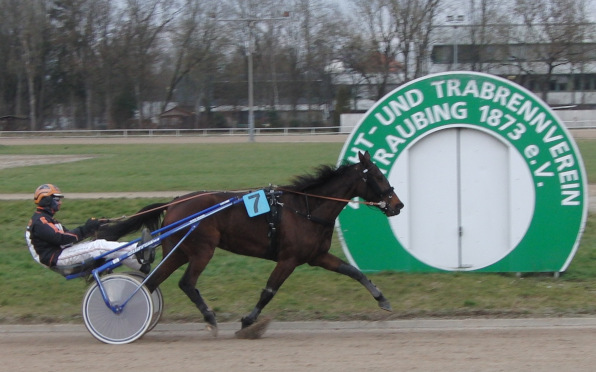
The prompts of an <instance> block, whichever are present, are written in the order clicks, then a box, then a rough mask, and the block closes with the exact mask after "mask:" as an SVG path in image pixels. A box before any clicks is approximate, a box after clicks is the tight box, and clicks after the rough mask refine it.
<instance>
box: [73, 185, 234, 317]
mask: <svg viewBox="0 0 596 372" xmlns="http://www.w3.org/2000/svg"><path fill="white" fill-rule="evenodd" d="M242 201H243V200H242V197H233V198H230V199H227V200H224V201H223V202H221V203H218V204H215V205H213V206H211V207H209V208H206V209H204V210H202V211H200V212H197V213H195V214H192V215H190V216H188V217H185V218H183V219H181V220H179V221H176V222H174V223H172V224H170V225H168V226H164V227H162V228H160V229H158V230H156V231H154V232H153V233H152V235H153V234H160V235H159V236H158V237H156V238H154V239H152V240H150V241H148V242H145V243H144V244H142V245H140V246H138V247H137V248H136V249H134V250H132V251H130V252H127V253H124V254H123V255H121V256H119V257H117V258H114V259H112V260H110V261H108V262H106V263H105V264H103V265H102V266H100V267H98V268H96V269H94V270H93V271H92V274H93V277H94V278H95V281H96V282H97V283H98V285H99V287H100V291H101V294H102V297H103V299H104V302H105V303H106V306H108V307H109V308H110V309H111V310H112V311H113V312H114V313H116V314H118V313H120V312H121V311H122V309H123V308H124V306H125V305H126V303H127V302H128V301H130V299H131V298H132V297H133V296H134V295H135V294H136V293H137V292H138V291H139V290H140V288H141V286H142V285H143V284H145V282H146V281H147V279H148V278H149V277H150V276H151V275H152V274H153V273H150V274H149V276H147V278H145V280H144V281H143V282H142V283H141V284H140V285H139V287H138V288H137V289H136V290H135V291H134V292H133V293H132V294H131V295H130V297H128V298H127V299H126V301H124V303H122V304H117V305H114V304H111V303H110V299H109V298H108V296H107V294H106V292H105V289H104V288H103V285H102V283H101V280H100V277H99V274H100V273H101V272H103V271H105V270H108V269H113V268H116V267H118V266H120V265H122V261H123V260H124V259H126V258H128V257H130V256H132V255H133V254H135V253H136V252H138V251H140V250H142V249H145V248H147V247H149V246H151V245H154V244H156V243H159V242H161V240H162V239H164V238H167V237H169V236H171V235H173V234H175V233H177V232H179V231H181V230H184V229H185V228H187V227H190V229H189V230H188V231H187V232H186V234H185V235H184V237H182V239H180V241H179V242H178V243H177V244H176V246H175V247H174V248H172V250H171V251H170V253H169V254H168V255H167V256H166V257H164V258H163V259H162V261H161V262H160V263H159V265H157V267H159V266H161V264H162V263H163V262H164V261H165V260H166V259H167V258H168V257H169V256H170V255H171V254H172V253H173V252H174V251H176V249H177V248H178V247H179V246H180V244H181V243H182V242H183V241H184V240H185V239H186V238H187V237H188V236H189V235H190V233H191V232H192V231H193V230H194V229H195V228H196V227H197V226H198V225H199V223H200V222H201V221H202V220H204V219H205V218H207V217H209V216H212V215H214V214H215V213H218V212H220V211H222V210H224V209H226V208H229V207H231V206H233V205H235V204H238V203H240V202H242ZM139 241H140V239H137V240H133V241H132V242H129V243H126V244H124V245H122V246H121V247H118V248H117V249H115V251H117V250H120V249H122V248H124V247H126V246H128V245H130V244H134V243H136V242H139ZM108 254H109V253H108ZM103 256H105V255H102V257H103ZM98 258H99V257H98ZM157 267H156V268H157ZM72 277H76V276H72ZM67 279H70V278H69V277H67Z"/></svg>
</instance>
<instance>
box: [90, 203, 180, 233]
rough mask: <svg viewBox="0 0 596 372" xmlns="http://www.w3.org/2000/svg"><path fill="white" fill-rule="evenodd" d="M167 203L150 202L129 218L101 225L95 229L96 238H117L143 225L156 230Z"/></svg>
mask: <svg viewBox="0 0 596 372" xmlns="http://www.w3.org/2000/svg"><path fill="white" fill-rule="evenodd" d="M169 205H170V203H155V204H150V205H148V206H146V207H144V208H142V209H141V210H139V211H138V212H137V213H135V214H134V215H133V216H132V217H130V218H127V219H125V220H122V221H119V222H116V223H110V224H106V225H103V226H101V227H100V228H99V230H98V231H97V238H98V239H106V240H118V239H120V238H121V237H123V236H124V235H126V234H130V233H132V232H135V231H138V230H140V229H141V228H142V227H143V226H145V227H147V228H148V229H149V230H151V231H154V230H157V229H158V228H159V226H160V224H161V220H162V216H163V213H164V211H165V210H166V209H167V208H168V206H169Z"/></svg>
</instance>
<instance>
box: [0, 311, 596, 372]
mask: <svg viewBox="0 0 596 372" xmlns="http://www.w3.org/2000/svg"><path fill="white" fill-rule="evenodd" d="M238 326H239V325H238V324H223V325H221V326H220V333H219V336H218V337H217V338H213V337H212V336H211V335H210V334H209V333H207V332H206V331H203V330H202V329H201V327H202V325H200V324H166V325H158V326H157V327H156V328H155V329H154V330H153V331H151V332H150V333H148V334H146V335H145V336H143V337H142V338H141V339H139V340H137V341H136V342H134V343H132V344H128V345H119V346H113V345H106V344H103V343H100V342H99V341H97V340H95V339H94V338H93V337H92V336H91V335H90V334H89V333H87V331H86V329H85V327H84V326H83V325H51V326H50V325H42V326H0V359H1V360H2V370H5V371H17V370H18V371H80V370H85V371H114V370H132V369H134V370H138V371H143V372H151V371H167V370H172V371H175V370H181V371H187V370H193V371H243V372H250V371H325V372H334V371H338V372H346V371H360V370H363V371H372V370H375V371H485V372H490V371H522V370H527V371H542V372H549V371H553V372H554V371H557V372H560V371H576V372H577V371H593V370H594V366H595V365H596V354H595V353H594V352H593V347H594V344H595V343H596V319H594V318H574V319H566V318H558V319H484V320H483V319H467V320H403V321H389V322H346V323H343V322H340V323H337V322H296V323H275V322H273V323H272V324H271V326H270V329H269V330H268V332H267V333H266V334H265V336H264V337H263V338H261V339H258V340H240V339H237V338H235V336H234V331H235V330H236V329H237V328H238Z"/></svg>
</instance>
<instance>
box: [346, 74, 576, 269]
mask: <svg viewBox="0 0 596 372" xmlns="http://www.w3.org/2000/svg"><path fill="white" fill-rule="evenodd" d="M359 151H369V152H370V153H371V154H372V157H373V160H374V161H375V163H376V164H377V165H378V166H379V168H380V169H381V170H382V171H383V172H384V173H385V174H386V175H387V177H388V179H389V180H390V182H391V184H392V185H393V186H394V187H395V188H396V193H397V195H398V196H399V197H400V199H402V201H404V203H405V205H406V207H405V208H404V211H403V212H402V214H401V215H399V216H396V217H392V218H390V219H388V218H386V217H385V216H384V215H383V214H381V213H378V211H376V210H374V209H371V208H366V207H361V206H359V205H358V204H355V203H354V204H350V205H348V206H347V207H346V208H345V210H344V211H343V212H342V213H341V214H340V216H339V218H338V231H339V233H340V237H341V241H342V245H343V249H344V252H345V253H346V255H347V256H348V258H349V260H350V261H351V263H352V264H353V265H355V266H357V267H359V268H360V269H361V270H363V271H369V272H370V271H382V270H397V271H437V270H467V271H487V272H560V271H564V270H565V269H566V268H567V266H568V265H569V263H570V262H571V259H572V258H573V256H574V254H575V251H576V250H577V247H578V245H579V240H580V237H581V233H582V232H583V229H584V226H585V221H586V216H587V191H586V190H587V187H586V176H585V171H584V166H583V162H582V159H581V156H580V153H579V151H578V150H577V147H576V145H575V142H574V141H573V139H572V137H571V136H570V134H569V132H568V131H567V129H566V128H565V126H564V125H563V124H562V123H561V122H560V121H559V119H558V118H557V116H556V115H555V114H554V113H553V112H552V111H551V110H550V108H549V107H548V106H547V105H546V104H545V103H544V102H542V101H541V100H540V99H539V98H537V97H536V96H535V95H534V94H532V93H531V92H529V91H527V90H526V89H524V88H523V87H520V86H518V85H516V84H514V83H512V82H511V81H508V80H505V79H502V78H499V77H496V76H493V75H487V74H482V73H472V72H452V73H443V74H436V75H429V76H426V77H423V78H420V79H417V80H414V81H412V82H410V83H408V84H406V85H403V86H401V87H400V88H398V89H396V90H394V91H393V92H391V93H389V94H388V95H387V96H385V97H384V98H383V99H381V100H380V101H379V102H377V103H376V104H375V106H374V107H372V108H371V109H370V110H369V111H368V112H367V113H366V115H365V116H364V118H363V119H362V120H361V122H360V123H359V124H358V125H357V127H356V128H355V129H354V131H353V132H352V134H351V136H350V137H349V138H348V140H347V141H346V143H345V145H344V147H343V150H342V152H341V155H340V159H339V160H340V162H345V161H347V162H356V161H357V159H358V157H357V154H358V152H359Z"/></svg>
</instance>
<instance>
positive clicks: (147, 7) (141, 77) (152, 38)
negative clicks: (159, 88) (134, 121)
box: [120, 0, 175, 128]
mask: <svg viewBox="0 0 596 372" xmlns="http://www.w3.org/2000/svg"><path fill="white" fill-rule="evenodd" d="M174 5H175V3H173V2H171V1H169V0H150V1H142V0H127V2H126V6H125V7H124V10H125V16H124V18H123V19H122V22H123V24H121V25H120V28H121V30H122V34H123V36H124V42H125V46H126V57H127V59H126V64H127V67H128V70H127V75H128V76H129V77H130V79H131V81H132V84H133V90H134V97H135V101H136V105H137V110H138V126H139V127H140V128H142V127H143V126H144V107H143V102H144V99H145V98H148V90H149V88H150V86H149V84H150V81H151V80H150V77H151V76H153V73H154V67H155V66H156V65H157V61H158V57H159V55H160V47H162V45H161V43H160V42H161V41H162V39H161V38H162V36H163V35H164V32H165V30H166V26H167V25H168V24H169V23H170V22H171V21H172V20H173V19H174V16H175V14H174V13H173V12H172V11H171V10H172V6H174Z"/></svg>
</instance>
